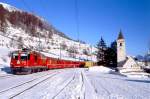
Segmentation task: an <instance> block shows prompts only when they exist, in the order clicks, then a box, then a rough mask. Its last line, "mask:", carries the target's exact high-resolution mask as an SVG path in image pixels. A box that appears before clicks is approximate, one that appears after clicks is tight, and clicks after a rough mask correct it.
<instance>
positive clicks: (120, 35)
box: [118, 30, 124, 40]
mask: <svg viewBox="0 0 150 99" xmlns="http://www.w3.org/2000/svg"><path fill="white" fill-rule="evenodd" d="M119 39H124V37H123V34H122V32H121V30H120V32H119V35H118V40H119Z"/></svg>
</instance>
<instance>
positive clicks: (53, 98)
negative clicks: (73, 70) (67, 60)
mask: <svg viewBox="0 0 150 99" xmlns="http://www.w3.org/2000/svg"><path fill="white" fill-rule="evenodd" d="M75 76H76V75H75V74H74V75H73V77H72V79H71V80H70V81H69V82H68V83H66V85H65V86H64V87H63V88H62V89H60V90H59V92H57V93H56V94H55V96H53V97H52V99H55V98H56V97H57V96H58V95H59V94H60V93H61V92H62V91H63V90H64V89H65V88H66V87H67V86H68V85H69V84H71V82H72V81H73V80H74V79H75Z"/></svg>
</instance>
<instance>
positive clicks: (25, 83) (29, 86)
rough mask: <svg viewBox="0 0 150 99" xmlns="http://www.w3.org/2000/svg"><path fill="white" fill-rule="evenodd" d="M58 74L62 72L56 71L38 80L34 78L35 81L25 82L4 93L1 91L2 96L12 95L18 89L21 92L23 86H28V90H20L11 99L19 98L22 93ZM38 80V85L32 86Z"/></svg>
mask: <svg viewBox="0 0 150 99" xmlns="http://www.w3.org/2000/svg"><path fill="white" fill-rule="evenodd" d="M58 73H60V71H59V72H56V71H54V72H53V73H52V74H45V75H42V76H40V77H38V78H34V79H32V80H29V81H27V82H24V83H21V84H19V85H16V86H13V87H11V88H8V89H5V90H2V91H0V96H3V95H5V93H11V92H13V90H16V89H17V90H19V88H20V87H23V86H25V85H28V87H27V88H24V89H23V90H19V91H18V92H17V93H16V94H15V95H10V96H11V97H9V99H12V98H14V97H17V96H18V95H20V94H21V93H23V92H25V91H27V90H29V89H31V88H33V87H34V86H36V85H38V84H40V83H42V82H44V81H45V80H47V79H49V78H51V77H53V76H55V75H57V74H58ZM46 76H48V77H46ZM43 77H44V79H42V78H43ZM40 79H42V80H40ZM37 80H39V81H38V82H37V83H35V84H32V83H34V81H37ZM30 84H31V85H30Z"/></svg>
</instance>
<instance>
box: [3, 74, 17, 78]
mask: <svg viewBox="0 0 150 99" xmlns="http://www.w3.org/2000/svg"><path fill="white" fill-rule="evenodd" d="M11 77H19V76H18V75H11V74H10V75H2V76H0V79H5V78H11Z"/></svg>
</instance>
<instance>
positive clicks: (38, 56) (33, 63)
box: [10, 49, 85, 74]
mask: <svg viewBox="0 0 150 99" xmlns="http://www.w3.org/2000/svg"><path fill="white" fill-rule="evenodd" d="M84 65H85V63H84V62H81V61H71V60H63V59H57V58H52V57H48V56H46V55H44V54H42V53H40V52H36V51H31V50H28V49H23V50H19V51H15V52H13V53H12V57H11V63H10V66H11V70H12V72H13V73H14V74H22V73H23V74H29V73H34V72H40V71H45V70H48V69H56V68H74V67H83V66H84Z"/></svg>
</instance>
